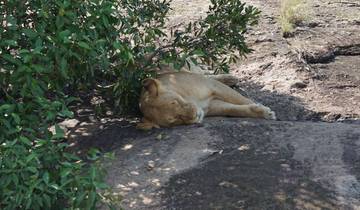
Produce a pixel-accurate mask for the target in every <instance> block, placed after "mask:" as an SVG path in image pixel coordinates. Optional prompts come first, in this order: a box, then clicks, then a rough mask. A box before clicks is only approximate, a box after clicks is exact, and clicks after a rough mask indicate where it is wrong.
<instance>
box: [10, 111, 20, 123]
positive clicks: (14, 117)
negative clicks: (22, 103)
mask: <svg viewBox="0 0 360 210" xmlns="http://www.w3.org/2000/svg"><path fill="white" fill-rule="evenodd" d="M11 116H12V117H13V119H14V121H15V123H16V124H20V121H21V120H20V117H19V115H17V114H15V113H11Z"/></svg>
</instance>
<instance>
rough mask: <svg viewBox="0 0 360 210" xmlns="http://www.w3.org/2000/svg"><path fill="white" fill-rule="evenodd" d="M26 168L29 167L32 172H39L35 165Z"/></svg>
mask: <svg viewBox="0 0 360 210" xmlns="http://www.w3.org/2000/svg"><path fill="white" fill-rule="evenodd" d="M26 169H27V170H28V171H30V172H32V173H37V172H38V170H37V169H36V168H35V167H33V166H30V167H27V168H26Z"/></svg>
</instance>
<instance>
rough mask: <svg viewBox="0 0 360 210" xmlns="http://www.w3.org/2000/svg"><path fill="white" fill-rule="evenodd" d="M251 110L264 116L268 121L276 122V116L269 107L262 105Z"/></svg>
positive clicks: (257, 105)
mask: <svg viewBox="0 0 360 210" xmlns="http://www.w3.org/2000/svg"><path fill="white" fill-rule="evenodd" d="M251 110H252V111H254V112H256V113H259V114H260V115H262V117H263V118H265V119H268V120H276V114H275V112H274V111H272V110H271V109H270V108H269V107H266V106H264V105H262V104H256V105H255V106H253V107H251Z"/></svg>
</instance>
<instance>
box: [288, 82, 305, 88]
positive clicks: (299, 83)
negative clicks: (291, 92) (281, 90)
mask: <svg viewBox="0 0 360 210" xmlns="http://www.w3.org/2000/svg"><path fill="white" fill-rule="evenodd" d="M306 87H307V84H306V83H305V82H303V81H295V82H294V83H293V84H291V85H290V88H306Z"/></svg>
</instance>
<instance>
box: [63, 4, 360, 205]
mask: <svg viewBox="0 0 360 210" xmlns="http://www.w3.org/2000/svg"><path fill="white" fill-rule="evenodd" d="M209 2H210V1H208V0H173V2H172V5H173V8H174V10H173V11H172V12H171V15H170V17H169V18H170V22H169V26H177V25H179V23H186V22H189V21H193V20H196V19H198V18H201V17H204V16H205V15H206V10H207V8H208V5H209ZM244 2H246V3H248V4H251V5H254V6H256V7H258V8H259V9H260V10H261V11H262V15H261V19H260V22H259V25H258V26H256V27H254V28H251V30H249V32H248V35H247V40H248V43H249V45H250V46H251V47H252V48H253V49H254V52H253V53H252V54H250V55H248V57H247V58H246V59H242V60H241V61H239V63H237V64H235V65H233V66H232V70H231V74H233V75H234V76H236V77H238V78H239V81H240V82H239V83H238V85H237V87H236V89H237V90H238V91H239V92H241V93H242V94H244V95H246V96H248V97H250V98H253V99H254V100H256V101H258V102H261V103H263V104H265V105H267V106H269V107H271V108H272V109H273V110H274V111H275V112H276V114H277V117H278V121H266V120H256V119H252V120H249V119H234V118H212V119H211V118H209V119H206V120H205V122H204V123H203V124H201V125H192V126H180V127H177V128H172V129H156V130H153V131H149V132H142V131H138V130H136V129H135V127H134V123H135V121H129V119H114V118H111V117H109V118H104V119H101V120H98V119H96V118H95V117H93V114H92V112H91V110H82V112H81V113H80V114H79V116H80V117H81V118H79V119H78V120H69V121H67V122H64V124H63V125H64V126H65V127H67V129H68V133H69V137H70V139H73V140H74V139H75V140H74V145H75V146H76V147H75V148H76V149H77V150H78V151H79V153H81V152H84V151H86V150H87V149H88V148H90V147H98V148H100V149H101V150H102V151H112V152H114V153H115V160H114V161H111V162H107V163H106V164H107V168H108V176H107V181H108V183H109V184H110V185H111V186H112V187H113V190H114V193H115V194H119V195H121V196H122V197H123V200H122V202H121V206H122V207H123V208H125V209H289V210H290V209H291V210H292V209H314V210H315V209H344V210H345V209H346V210H347V209H354V210H355V209H360V155H359V154H360V133H359V132H360V2H359V1H358V0H346V1H338V0H314V1H308V2H309V3H308V5H307V11H308V13H309V15H308V17H307V19H306V21H304V22H303V23H302V24H301V25H300V26H298V27H296V30H295V32H294V34H293V36H292V37H289V38H284V37H283V36H282V33H281V28H280V26H279V23H278V17H279V8H280V1H279V0H267V1H263V0H246V1H244Z"/></svg>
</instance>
